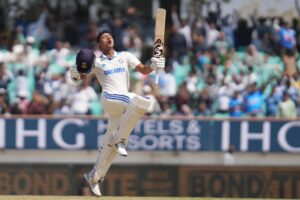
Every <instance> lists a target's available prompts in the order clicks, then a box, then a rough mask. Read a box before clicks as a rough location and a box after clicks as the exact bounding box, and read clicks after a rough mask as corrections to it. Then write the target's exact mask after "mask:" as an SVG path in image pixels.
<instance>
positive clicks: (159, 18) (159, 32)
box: [153, 8, 166, 83]
mask: <svg viewBox="0 0 300 200" xmlns="http://www.w3.org/2000/svg"><path fill="white" fill-rule="evenodd" d="M165 24H166V10H165V9H163V8H158V9H157V10H156V17H155V33H154V48H153V56H154V57H156V58H161V57H163V51H164V40H165ZM158 73H159V72H158V71H156V77H155V82H156V83H158Z"/></svg>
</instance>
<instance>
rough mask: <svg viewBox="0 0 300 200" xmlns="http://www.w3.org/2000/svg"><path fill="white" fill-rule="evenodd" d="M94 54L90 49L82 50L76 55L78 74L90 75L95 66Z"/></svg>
mask: <svg viewBox="0 0 300 200" xmlns="http://www.w3.org/2000/svg"><path fill="white" fill-rule="evenodd" d="M95 57H96V56H95V54H94V52H93V51H92V50H90V49H82V50H80V51H79V52H78V53H77V55H76V67H77V71H78V72H79V73H85V74H87V73H90V72H91V71H92V69H93V68H94V65H95Z"/></svg>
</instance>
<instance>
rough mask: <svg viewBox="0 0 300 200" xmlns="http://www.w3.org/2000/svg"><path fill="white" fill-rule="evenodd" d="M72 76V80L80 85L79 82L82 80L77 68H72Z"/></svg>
mask: <svg viewBox="0 0 300 200" xmlns="http://www.w3.org/2000/svg"><path fill="white" fill-rule="evenodd" d="M70 74H71V79H72V81H73V83H75V84H78V83H79V81H80V80H81V78H80V74H79V73H78V71H77V69H76V67H74V66H73V67H71V68H70Z"/></svg>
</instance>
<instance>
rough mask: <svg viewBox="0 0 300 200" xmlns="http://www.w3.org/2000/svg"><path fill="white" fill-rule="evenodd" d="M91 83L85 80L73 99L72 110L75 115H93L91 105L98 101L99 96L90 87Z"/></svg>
mask: <svg viewBox="0 0 300 200" xmlns="http://www.w3.org/2000/svg"><path fill="white" fill-rule="evenodd" d="M89 81H90V80H89V79H87V78H86V79H84V80H83V81H82V84H81V85H80V87H79V88H78V91H77V92H76V93H75V95H74V97H73V100H72V104H71V110H72V113H73V114H75V115H87V114H91V110H90V103H91V102H92V101H94V100H97V94H96V93H95V91H94V90H93V88H92V87H91V86H89V83H90V82H89Z"/></svg>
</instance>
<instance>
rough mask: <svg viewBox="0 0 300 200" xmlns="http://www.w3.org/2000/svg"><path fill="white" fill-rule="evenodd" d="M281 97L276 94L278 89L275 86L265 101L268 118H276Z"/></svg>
mask: <svg viewBox="0 0 300 200" xmlns="http://www.w3.org/2000/svg"><path fill="white" fill-rule="evenodd" d="M281 98H282V97H281V96H280V95H279V94H278V93H276V87H275V86H273V87H272V89H271V93H270V95H269V96H268V97H267V98H266V99H265V102H266V116H268V117H275V116H276V114H277V108H278V104H279V102H280V101H281Z"/></svg>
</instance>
